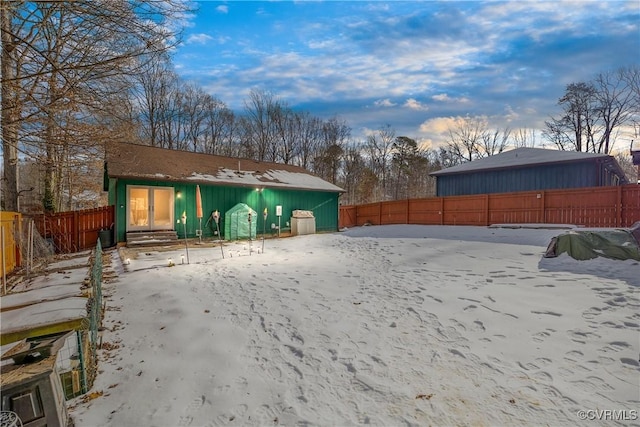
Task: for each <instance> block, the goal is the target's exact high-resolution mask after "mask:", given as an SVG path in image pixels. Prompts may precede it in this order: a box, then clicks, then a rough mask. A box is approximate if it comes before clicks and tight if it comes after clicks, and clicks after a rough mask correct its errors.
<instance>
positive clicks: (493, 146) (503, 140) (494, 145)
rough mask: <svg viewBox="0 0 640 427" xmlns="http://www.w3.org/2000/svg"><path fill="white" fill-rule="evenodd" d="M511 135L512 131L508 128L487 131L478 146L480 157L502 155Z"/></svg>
mask: <svg viewBox="0 0 640 427" xmlns="http://www.w3.org/2000/svg"><path fill="white" fill-rule="evenodd" d="M510 135H511V130H509V129H508V128H505V129H503V130H500V129H496V130H494V131H493V132H491V131H489V130H486V131H485V132H483V134H482V138H481V140H480V144H479V146H478V156H479V157H489V156H495V155H496V154H500V153H502V152H503V151H504V150H505V148H507V146H508V143H509V136H510Z"/></svg>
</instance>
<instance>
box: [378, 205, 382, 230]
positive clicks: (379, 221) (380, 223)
mask: <svg viewBox="0 0 640 427" xmlns="http://www.w3.org/2000/svg"><path fill="white" fill-rule="evenodd" d="M378 225H382V202H378Z"/></svg>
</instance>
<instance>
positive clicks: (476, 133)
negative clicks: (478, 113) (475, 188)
mask: <svg viewBox="0 0 640 427" xmlns="http://www.w3.org/2000/svg"><path fill="white" fill-rule="evenodd" d="M486 130H487V120H486V118H485V117H469V116H467V117H464V118H462V117H458V118H457V119H456V120H455V122H454V125H453V126H452V127H450V128H449V140H448V141H447V151H448V152H449V153H450V155H451V156H452V157H454V158H457V159H458V160H457V161H458V162H470V161H472V160H473V159H475V158H477V157H479V156H480V153H481V152H482V149H481V145H482V140H483V136H484V135H485V133H486Z"/></svg>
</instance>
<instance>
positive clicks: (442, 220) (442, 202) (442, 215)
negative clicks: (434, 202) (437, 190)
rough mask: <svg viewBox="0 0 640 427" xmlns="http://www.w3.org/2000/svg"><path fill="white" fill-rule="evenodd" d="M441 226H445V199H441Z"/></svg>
mask: <svg viewBox="0 0 640 427" xmlns="http://www.w3.org/2000/svg"><path fill="white" fill-rule="evenodd" d="M440 225H444V197H440Z"/></svg>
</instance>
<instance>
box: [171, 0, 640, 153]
mask: <svg viewBox="0 0 640 427" xmlns="http://www.w3.org/2000/svg"><path fill="white" fill-rule="evenodd" d="M197 6H198V7H199V10H198V11H197V12H196V13H195V14H194V15H193V16H192V17H191V19H190V21H189V25H188V27H187V28H186V32H185V35H184V42H183V44H182V45H181V46H180V47H179V48H178V49H177V50H176V51H175V53H174V57H173V59H174V63H175V65H176V69H177V72H178V73H179V74H180V75H181V76H182V77H183V78H185V79H186V80H191V81H195V82H197V83H198V84H199V85H200V86H201V87H203V88H204V89H205V90H206V91H207V92H209V93H211V94H213V95H215V96H217V97H218V98H219V99H220V100H222V101H224V102H225V103H226V104H227V105H228V106H229V107H230V108H232V109H234V110H236V111H238V112H241V111H242V110H243V105H244V101H245V100H246V99H247V95H248V93H249V91H250V90H251V89H261V90H266V91H269V92H271V93H273V94H274V95H275V96H277V97H278V98H280V99H281V100H283V101H285V102H286V103H287V104H288V105H289V106H290V107H291V108H293V109H294V110H299V111H307V112H309V113H311V114H313V115H315V116H319V117H322V118H329V117H332V116H335V115H337V116H339V117H341V118H342V119H344V120H346V121H347V123H348V124H349V126H350V127H351V128H352V135H353V136H354V138H355V139H356V140H359V139H362V138H364V136H365V135H366V134H367V133H368V132H371V131H372V130H375V129H378V128H380V127H381V126H384V125H390V126H391V127H392V128H393V129H395V131H396V135H404V136H408V137H411V138H415V139H417V140H419V141H423V142H430V143H432V144H433V146H437V145H438V144H440V143H442V142H444V141H445V140H446V136H447V135H446V130H447V128H448V127H449V126H450V125H451V123H452V121H453V120H455V118H456V117H460V116H466V115H470V116H485V117H486V118H487V120H488V122H489V123H490V125H491V126H492V127H494V128H504V127H509V128H511V129H518V128H529V129H542V128H543V127H544V120H546V119H548V117H549V116H550V115H553V114H557V112H558V107H557V100H558V98H559V97H561V96H562V94H563V92H564V89H565V87H566V85H567V84H569V83H574V82H579V81H588V80H591V79H593V78H594V77H595V75H596V74H597V73H600V72H604V71H607V70H614V69H616V68H619V67H621V66H629V65H634V64H638V63H640V2H638V1H637V0H635V1H629V2H623V1H579V2H558V1H510V2H500V1H492V2H484V1H470V2H459V1H448V2H434V1H412V2H403V1H386V2H385V1H374V2H369V1H346V2H345V1H295V2H292V1H280V2H266V1H256V2H254V1H229V2H216V1H202V2H198V3H197Z"/></svg>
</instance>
